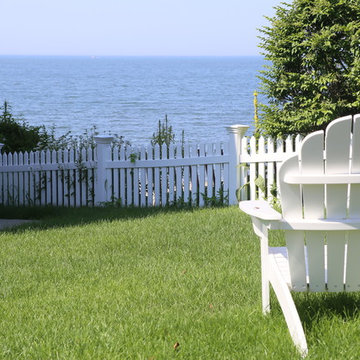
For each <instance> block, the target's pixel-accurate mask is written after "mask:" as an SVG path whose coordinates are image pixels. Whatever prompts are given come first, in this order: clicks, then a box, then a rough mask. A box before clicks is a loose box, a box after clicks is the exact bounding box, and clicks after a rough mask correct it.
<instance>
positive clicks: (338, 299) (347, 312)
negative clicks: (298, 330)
mask: <svg viewBox="0 0 360 360" xmlns="http://www.w3.org/2000/svg"><path fill="white" fill-rule="evenodd" d="M301 295H302V296H299V297H297V298H296V300H295V301H296V306H297V309H298V311H299V314H300V318H301V321H302V323H303V324H304V325H305V327H306V328H307V329H311V328H312V327H313V326H316V324H317V322H318V320H319V319H321V318H332V317H334V316H336V317H338V318H341V319H342V320H343V321H348V320H353V319H355V318H357V317H358V316H359V309H360V293H358V292H351V293H346V292H339V293H319V294H314V293H313V294H301Z"/></svg>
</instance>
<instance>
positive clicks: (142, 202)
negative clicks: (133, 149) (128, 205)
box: [140, 146, 146, 207]
mask: <svg viewBox="0 0 360 360" xmlns="http://www.w3.org/2000/svg"><path fill="white" fill-rule="evenodd" d="M140 159H141V160H145V159H146V150H145V147H144V146H142V147H141V150H140ZM140 206H141V207H145V206H146V169H145V168H141V169H140Z"/></svg>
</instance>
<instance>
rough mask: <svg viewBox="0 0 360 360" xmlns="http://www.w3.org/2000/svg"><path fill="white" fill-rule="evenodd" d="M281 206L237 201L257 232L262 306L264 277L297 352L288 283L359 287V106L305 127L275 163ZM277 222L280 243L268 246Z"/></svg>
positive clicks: (299, 336) (298, 336)
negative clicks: (288, 153)
mask: <svg viewBox="0 0 360 360" xmlns="http://www.w3.org/2000/svg"><path fill="white" fill-rule="evenodd" d="M279 182H280V184H279V187H280V189H279V190H280V197H281V207H282V214H280V213H278V212H277V211H275V210H274V209H272V208H271V207H270V206H269V204H268V203H267V202H265V201H261V200H258V201H241V202H240V209H241V210H243V211H244V212H246V213H247V214H249V215H250V216H251V218H252V221H253V227H254V231H255V233H256V234H257V235H258V236H259V237H260V239H261V274H262V306H263V312H264V313H267V312H269V311H270V302H269V283H270V284H271V285H272V287H273V289H274V291H275V294H276V296H277V298H278V301H279V303H280V306H281V309H282V311H283V313H284V316H285V320H286V323H287V325H288V328H289V331H290V334H291V337H292V339H293V341H294V343H295V345H296V347H297V348H298V350H299V351H300V352H301V354H302V355H303V356H306V354H307V351H308V349H307V343H306V338H305V334H304V330H303V327H302V325H301V322H300V318H299V315H298V312H297V310H296V307H295V304H294V301H293V299H292V297H291V292H290V291H332V292H340V291H359V290H360V261H359V257H360V114H359V115H356V116H354V119H353V118H352V116H347V117H343V118H340V119H337V120H334V121H333V122H331V123H330V124H329V125H328V127H327V129H326V132H325V134H324V132H323V131H316V132H314V133H312V134H310V135H308V136H307V137H306V138H305V139H304V140H303V141H302V144H301V146H300V150H299V152H298V154H297V155H295V156H292V157H290V158H289V159H287V160H286V161H284V162H283V164H282V165H281V167H280V169H279ZM273 229H283V230H285V239H286V247H284V248H281V247H276V248H271V247H269V246H268V230H273Z"/></svg>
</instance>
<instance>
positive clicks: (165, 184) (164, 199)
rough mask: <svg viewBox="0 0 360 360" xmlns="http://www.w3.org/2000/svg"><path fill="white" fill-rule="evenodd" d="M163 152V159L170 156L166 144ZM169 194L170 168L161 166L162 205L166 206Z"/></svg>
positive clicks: (162, 149)
mask: <svg viewBox="0 0 360 360" xmlns="http://www.w3.org/2000/svg"><path fill="white" fill-rule="evenodd" d="M161 154H162V159H167V158H168V156H167V146H166V144H163V145H162V148H161ZM167 194H168V168H167V167H162V168H161V205H162V206H166V205H167V203H168V199H167Z"/></svg>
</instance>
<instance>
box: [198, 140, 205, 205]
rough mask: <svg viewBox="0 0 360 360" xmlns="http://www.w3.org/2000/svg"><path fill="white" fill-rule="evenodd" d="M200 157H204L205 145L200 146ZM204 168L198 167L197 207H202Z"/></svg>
mask: <svg viewBox="0 0 360 360" xmlns="http://www.w3.org/2000/svg"><path fill="white" fill-rule="evenodd" d="M199 149H200V157H205V144H200V146H199ZM204 196H205V166H204V165H199V206H204Z"/></svg>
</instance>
